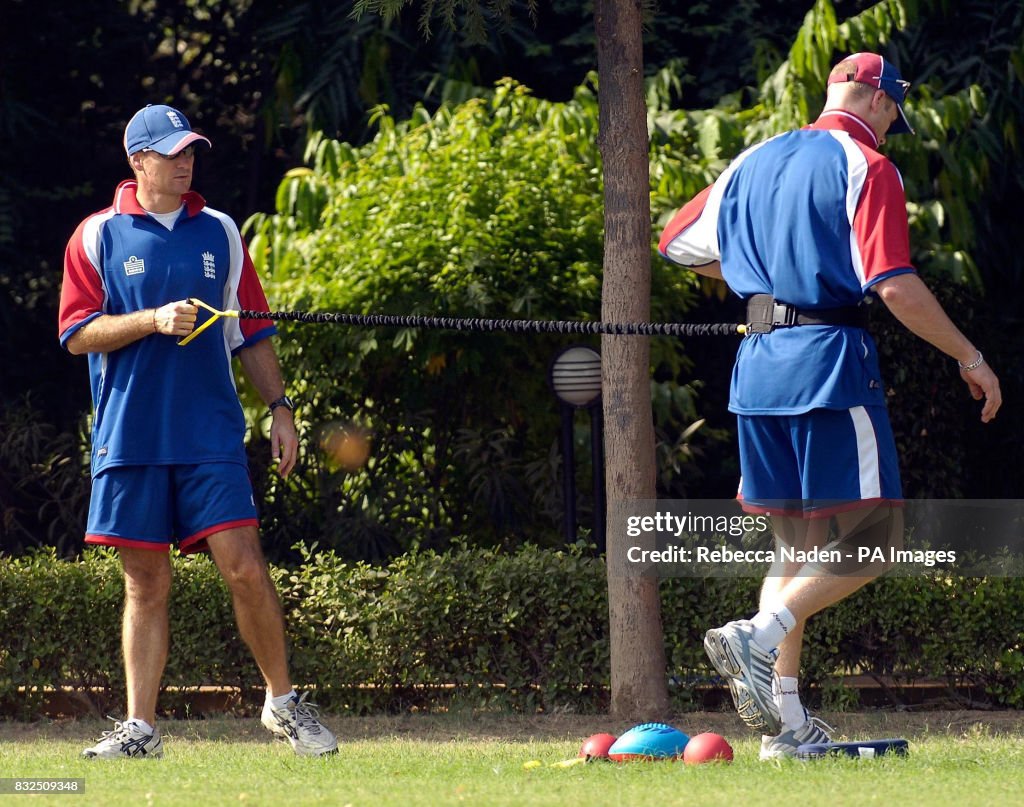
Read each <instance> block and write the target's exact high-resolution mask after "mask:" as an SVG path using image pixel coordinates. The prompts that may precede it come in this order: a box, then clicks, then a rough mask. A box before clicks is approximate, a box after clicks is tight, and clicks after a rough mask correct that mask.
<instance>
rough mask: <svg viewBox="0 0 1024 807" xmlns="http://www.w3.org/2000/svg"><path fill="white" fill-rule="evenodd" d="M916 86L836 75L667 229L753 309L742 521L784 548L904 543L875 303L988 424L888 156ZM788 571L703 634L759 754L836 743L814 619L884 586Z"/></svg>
mask: <svg viewBox="0 0 1024 807" xmlns="http://www.w3.org/2000/svg"><path fill="white" fill-rule="evenodd" d="M908 87H909V84H908V83H907V82H905V81H903V80H902V78H901V77H900V75H899V72H898V71H897V70H896V68H895V67H894V66H893V65H892V64H891V63H890V62H888V61H887V60H885V59H884V58H883V57H881V56H879V55H878V54H874V53H856V54H853V55H852V56H849V57H847V58H845V59H844V60H843V61H842V62H840V63H839V64H837V65H836V66H835V67H834V68H833V69H832V71H831V73H830V74H829V78H828V94H827V99H826V104H825V109H824V111H823V112H822V114H821V116H820V117H819V118H818V120H817V121H815V122H814V123H813V124H812V125H810V126H807V127H805V128H803V129H800V130H798V131H793V132H787V133H785V134H781V135H778V136H776V137H773V138H770V139H769V140H766V141H764V142H762V143H758V144H756V145H754V146H752V147H751V148H749V149H747V150H746V151H744V152H743V153H742V154H740V155H739V156H738V157H737V158H736V159H735V160H734V161H733V162H732V163H731V164H730V165H729V167H728V168H727V169H726V170H725V171H724V172H723V173H722V175H721V176H720V177H719V178H718V179H717V180H716V181H715V183H714V184H713V185H711V186H710V187H708V188H706V189H705V190H704V191H702V192H701V193H700V194H699V195H698V196H697V197H695V198H694V199H693V200H691V201H690V202H689V203H688V204H686V205H685V206H684V207H683V208H682V209H681V210H680V211H679V212H678V213H677V214H676V216H675V217H674V218H673V219H672V221H671V222H670V223H669V225H668V226H667V227H666V228H665V231H664V232H663V234H662V237H661V241H660V246H659V248H660V251H661V253H662V255H664V256H665V257H666V258H668V259H669V260H671V261H674V262H676V263H679V264H682V265H684V266H687V267H689V268H691V269H693V271H695V272H698V273H700V274H703V275H707V276H709V277H716V278H720V279H723V280H724V281H725V282H726V284H728V286H729V288H730V289H731V290H732V291H733V292H735V293H736V294H737V295H738V296H739V297H741V298H742V299H744V300H745V301H747V304H748V307H747V312H748V317H747V319H748V323H749V330H748V333H747V335H746V337H745V338H744V340H743V342H742V344H741V345H740V348H739V351H738V353H737V357H736V363H735V366H734V368H733V374H732V384H731V393H730V401H729V410H730V411H731V412H734V413H735V414H736V415H737V432H738V438H739V449H740V465H741V471H742V480H741V485H740V492H739V498H740V500H741V503H742V505H743V507H744V509H745V510H747V511H749V512H757V513H769V512H770V513H772V514H773V516H774V518H773V525H774V529H775V537H776V542H777V544H780V543H784V544H786V545H787V546H791V547H795V548H796V549H804V550H805V549H808V548H811V547H816V546H821V545H822V544H823V543H824V542H825V541H826V540H828V535H829V533H828V525H829V522H830V520H831V519H833V518H834V519H835V521H836V524H837V527H838V532H839V538H840V540H854V539H855V540H857V541H859V542H864V540H865V539H866V538H867V539H870V541H871V542H873V543H885V542H895V541H899V540H900V539H901V537H902V519H901V517H900V510H899V504H900V502H901V498H902V490H901V486H900V478H899V468H898V462H897V456H896V447H895V443H894V440H893V435H892V430H891V428H890V425H889V419H888V414H887V412H886V408H885V394H884V388H883V385H882V381H881V376H880V373H879V367H878V356H877V352H876V349H875V344H874V342H873V341H872V339H871V336H870V335H869V334H868V332H867V331H866V330H865V329H864V327H863V326H864V322H863V309H862V308H861V307H860V306H861V303H862V302H863V301H864V299H865V297H866V296H867V295H869V294H872V295H877V297H878V298H880V299H881V300H882V302H883V303H884V304H885V305H886V306H887V308H888V309H889V310H890V311H891V312H892V313H893V314H894V315H895V317H896V318H897V319H898V320H899V321H900V322H901V323H902V324H903V325H904V326H906V327H907V328H908V329H909V330H910V331H912V332H913V333H915V334H916V335H917V336H919V337H921V338H923V339H925V340H927V341H928V342H930V343H931V344H932V345H934V346H935V347H936V348H938V349H939V350H941V351H943V352H944V353H946V354H947V355H949V356H951V357H952V358H954V359H956V360H957V362H958V364H959V368H960V375H961V378H962V379H963V380H964V381H965V382H966V383H967V386H968V390H969V392H970V394H971V395H972V396H973V397H974V398H975V399H977V400H981V399H984V401H985V403H984V406H983V408H982V412H981V419H982V421H984V422H988V421H990V420H991V419H992V418H994V417H995V415H996V412H997V411H998V409H999V406H1000V404H1001V395H1000V391H999V381H998V379H997V378H996V376H995V374H994V373H993V372H992V370H991V369H990V368H989V366H988V365H987V364H986V363H985V361H984V359H983V358H982V355H981V352H980V351H978V350H977V349H976V348H975V347H974V345H973V344H972V343H971V342H970V341H969V340H968V339H967V337H965V336H964V335H963V334H962V333H961V332H960V331H959V330H958V329H957V327H956V326H955V325H954V324H953V323H952V321H951V320H950V319H949V317H948V316H947V315H946V314H945V312H944V311H943V310H942V307H941V306H940V305H939V303H938V302H937V301H936V299H935V298H934V296H933V295H932V294H931V292H929V291H928V289H927V287H926V286H925V285H924V283H923V282H922V281H921V280H920V278H919V277H918V275H917V273H916V272H915V270H914V267H913V266H912V265H911V262H910V243H909V228H908V223H907V211H906V200H905V196H904V191H903V183H902V179H901V177H900V175H899V172H898V171H897V169H896V167H895V166H894V165H893V164H892V163H891V162H890V161H889V160H888V159H887V158H886V157H884V156H883V155H881V154H880V153H879V152H878V147H879V146H881V145H882V144H883V143H884V142H885V140H886V137H887V136H888V135H893V134H900V133H911V132H912V131H913V130H912V129H911V127H910V124H909V123H908V121H907V118H906V115H905V113H904V110H903V102H904V98H905V94H906V90H907V88H908ZM877 573H878V572H877V570H873V569H867V568H861V569H858V570H856V571H855V572H854V573H848V572H844V571H843V570H842V569H836V568H830V567H828V566H827V565H826V566H810V565H806V566H804V565H801V564H799V563H795V562H794V563H789V564H786V563H780V562H778V561H777V562H776V565H775V566H773V568H772V570H770V572H769V576H768V577H767V578H766V579H765V583H764V586H763V587H762V591H761V598H760V603H759V607H760V610H759V611H758V613H757V614H756V615H755V616H754V617H753V619H751V620H738V621H735V622H730V623H728V624H727V625H725V626H723V627H722V628H718V629H714V630H710V631H708V633H707V635H706V637H705V643H704V644H705V649H706V650H707V652H708V655H709V657H710V658H711V660H712V662H713V663H714V665H715V667H716V669H717V670H718V671H719V672H720V673H721V674H722V675H723V676H725V677H726V679H727V680H728V681H729V684H730V689H731V691H732V694H733V699H734V701H735V704H736V708H737V710H738V711H739V712H740V715H741V716H742V717H743V718H744V720H745V722H747V724H748V725H750V726H752V727H755V728H759V729H761V730H762V731H763V732H764V736H763V739H762V747H761V757H762V758H763V759H766V758H774V757H780V756H791V755H793V754H795V752H796V749H797V747H798V746H799V745H800V744H802V743H810V742H823V741H827V740H828V739H829V733H828V727H826V726H824V724H822V723H821V722H820V721H818V720H817V719H816V718H812V717H811V716H810V715H809V714H808V713H807V711H806V710H805V709H804V707H803V706H802V704H801V702H800V698H799V693H798V688H797V676H798V673H799V668H800V653H801V646H802V641H803V627H804V623H805V621H806V619H807V618H808V617H810V616H811V615H812V614H814V613H816V612H818V611H820V610H821V609H823V608H826V607H828V606H829V605H832V604H833V603H835V602H838V601H839V600H841V599H843V598H844V597H846V596H848V595H850V594H852V593H853V592H854V591H856V590H857V589H858V588H860V587H861V586H863V585H864V584H866V583H867V582H868V581H869V580H871V579H873V577H874V576H877Z"/></svg>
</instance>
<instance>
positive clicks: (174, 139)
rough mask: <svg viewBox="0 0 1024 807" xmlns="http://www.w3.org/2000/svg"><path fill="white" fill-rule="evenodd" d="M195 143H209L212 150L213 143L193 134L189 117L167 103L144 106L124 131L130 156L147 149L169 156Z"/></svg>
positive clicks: (125, 144) (125, 146) (125, 142)
mask: <svg viewBox="0 0 1024 807" xmlns="http://www.w3.org/2000/svg"><path fill="white" fill-rule="evenodd" d="M191 143H205V144H206V145H207V146H210V147H211V148H212V144H211V143H210V141H209V140H207V139H206V138H205V137H203V136H202V135H201V134H196V133H195V132H193V131H192V127H191V126H190V125H189V122H188V118H186V117H185V116H184V115H183V114H182V113H181V112H179V111H178V110H177V109H175V108H174V107H170V106H164V105H163V104H156V105H154V104H149V105H147V106H145V107H143V108H142V109H140V110H139V111H138V112H136V113H135V114H134V115H132V119H131V120H130V121H128V125H127V126H126V127H125V130H124V150H125V151H126V152H127V153H128V156H129V157H130V156H131V155H132V154H134V153H135V152H137V151H143V150H145V149H148V150H150V151H155V152H156V153H157V154H163V155H164V156H165V157H166V156H168V155H171V154H177V153H178V152H179V151H181V150H182V149H183V148H185V147H186V146H188V145H190V144H191Z"/></svg>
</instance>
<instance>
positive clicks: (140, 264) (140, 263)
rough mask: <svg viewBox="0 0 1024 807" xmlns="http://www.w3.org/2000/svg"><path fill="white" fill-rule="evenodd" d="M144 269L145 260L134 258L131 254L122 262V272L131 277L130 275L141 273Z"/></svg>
mask: <svg viewBox="0 0 1024 807" xmlns="http://www.w3.org/2000/svg"><path fill="white" fill-rule="evenodd" d="M145 271H146V262H145V261H144V260H142V258H136V257H135V256H134V255H132V256H131V257H130V258H129V259H128V260H126V261H125V262H124V273H125V274H126V275H128V277H131V276H132V275H141V274H142V273H143V272H145Z"/></svg>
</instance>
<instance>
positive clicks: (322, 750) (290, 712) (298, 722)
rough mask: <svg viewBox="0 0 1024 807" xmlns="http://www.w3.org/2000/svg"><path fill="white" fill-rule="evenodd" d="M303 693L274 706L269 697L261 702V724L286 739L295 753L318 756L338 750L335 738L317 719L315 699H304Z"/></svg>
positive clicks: (306, 693)
mask: <svg viewBox="0 0 1024 807" xmlns="http://www.w3.org/2000/svg"><path fill="white" fill-rule="evenodd" d="M308 694H309V693H308V692H305V693H303V695H302V697H301V698H300V697H299V696H298V695H296V696H294V697H293V698H292V699H291V700H290V701H288V703H287V704H285V705H284V706H281V707H279V708H277V709H275V708H274V707H273V705H272V704H271V703H270V701H269V700H267V701H266V702H265V703H264V704H263V716H262V720H263V725H264V726H266V727H267V728H268V729H270V730H271V731H272V732H273V733H274V734H276V735H277V736H278V737H281V738H283V739H287V740H288V742H290V743H291V744H292V748H293V749H294V750H295V753H296V754H298V755H299V756H304V757H319V756H323V755H324V754H334V753H337V751H338V741H337V739H335V737H334V735H333V734H331V732H330V730H329V729H328V728H327V727H326V726H325V725H324V724H323V723H321V722H320V720H319V718H320V712H319V711H318V710H317V708H316V704H315V703H307V702H306V696H307V695H308Z"/></svg>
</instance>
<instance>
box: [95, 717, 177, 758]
mask: <svg viewBox="0 0 1024 807" xmlns="http://www.w3.org/2000/svg"><path fill="white" fill-rule="evenodd" d="M110 719H111V720H114V718H110ZM163 755H164V741H163V740H162V739H160V732H159V730H157V729H153V733H152V734H150V733H148V732H147V731H145V730H144V729H142V728H141V727H140V726H139V725H138V724H137V723H136V722H135V721H134V720H125V721H124V722H123V723H120V722H118V721H116V720H114V728H113V730H112V731H105V732H103V736H101V737H100V741H99V742H98V743H96V745H94V746H92V747H91V748H86V749H85V750H84V751H83V752H82V756H83V757H85V758H86V759H124V758H127V757H145V758H147V759H157V758H159V757H162V756H163Z"/></svg>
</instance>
